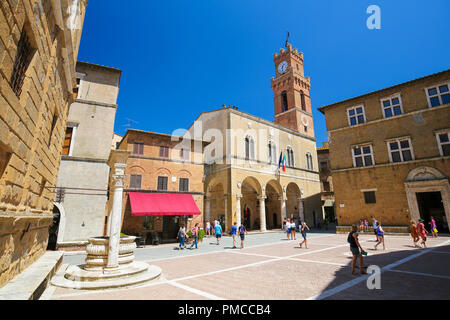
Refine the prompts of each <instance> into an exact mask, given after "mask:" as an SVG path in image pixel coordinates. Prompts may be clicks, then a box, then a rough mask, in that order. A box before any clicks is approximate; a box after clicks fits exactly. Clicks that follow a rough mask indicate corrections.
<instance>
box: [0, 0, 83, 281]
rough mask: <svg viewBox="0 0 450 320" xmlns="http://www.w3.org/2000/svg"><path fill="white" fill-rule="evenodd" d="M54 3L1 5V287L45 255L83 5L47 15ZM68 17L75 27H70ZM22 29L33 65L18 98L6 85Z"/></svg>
mask: <svg viewBox="0 0 450 320" xmlns="http://www.w3.org/2000/svg"><path fill="white" fill-rule="evenodd" d="M52 3H53V2H52V1H49V0H44V1H33V0H2V1H1V2H0V155H1V157H0V159H1V160H2V163H1V164H0V252H1V256H0V286H3V285H4V284H6V283H7V282H8V281H9V280H10V279H12V278H13V277H14V276H15V275H16V274H18V273H20V272H21V271H23V270H24V269H25V268H26V267H28V266H29V265H30V264H31V263H33V262H34V261H36V260H37V259H38V258H39V257H40V256H41V255H42V254H43V253H44V252H45V250H46V247H47V241H48V227H49V225H50V224H51V222H52V219H53V217H52V208H53V199H54V193H53V189H52V187H54V186H55V183H56V176H57V172H58V167H59V161H60V153H61V150H62V144H63V138H64V131H65V125H66V118H67V108H68V106H69V105H70V103H71V102H72V98H73V95H72V92H73V87H74V86H75V62H76V53H77V52H78V44H79V40H80V36H81V28H82V24H83V19H84V12H85V7H86V5H87V1H84V0H83V1H81V2H80V11H79V13H80V14H79V15H78V16H71V14H70V11H68V10H67V9H68V8H67V7H66V5H64V4H61V7H60V8H55V10H53V8H52ZM66 4H67V3H66ZM55 13H58V14H56V15H55ZM71 18H73V21H77V22H78V23H76V24H75V25H73V26H70V27H71V28H69V27H68V24H66V22H67V21H68V20H69V19H71ZM72 27H73V28H72ZM77 28H79V29H78V30H77ZM22 32H25V34H26V35H27V36H28V38H29V42H30V45H31V54H30V57H31V60H30V63H29V64H28V67H27V68H26V74H25V79H24V82H23V85H22V87H21V92H20V94H19V95H16V93H15V92H14V91H13V89H12V87H11V85H10V81H11V77H12V74H13V67H14V64H15V61H16V55H17V52H18V43H19V39H20V37H21V34H22Z"/></svg>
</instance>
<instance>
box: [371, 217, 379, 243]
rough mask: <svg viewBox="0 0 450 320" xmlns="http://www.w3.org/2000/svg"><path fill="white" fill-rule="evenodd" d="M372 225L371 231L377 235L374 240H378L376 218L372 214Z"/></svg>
mask: <svg viewBox="0 0 450 320" xmlns="http://www.w3.org/2000/svg"><path fill="white" fill-rule="evenodd" d="M372 227H373V233H374V234H375V236H376V237H377V239H376V240H375V241H376V242H378V235H377V219H375V217H374V216H372Z"/></svg>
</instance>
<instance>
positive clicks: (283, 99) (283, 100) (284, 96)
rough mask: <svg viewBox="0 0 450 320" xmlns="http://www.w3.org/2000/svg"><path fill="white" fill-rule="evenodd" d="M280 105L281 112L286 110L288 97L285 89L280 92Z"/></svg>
mask: <svg viewBox="0 0 450 320" xmlns="http://www.w3.org/2000/svg"><path fill="white" fill-rule="evenodd" d="M281 107H282V110H283V112H285V111H287V109H288V99H287V93H286V91H283V92H282V93H281Z"/></svg>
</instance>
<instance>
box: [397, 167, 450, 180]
mask: <svg viewBox="0 0 450 320" xmlns="http://www.w3.org/2000/svg"><path fill="white" fill-rule="evenodd" d="M441 179H447V177H446V176H444V175H443V174H442V173H441V172H440V171H439V170H437V169H435V168H431V167H425V166H422V167H418V168H415V169H413V170H411V171H410V172H409V173H408V177H407V178H406V182H410V181H427V180H441Z"/></svg>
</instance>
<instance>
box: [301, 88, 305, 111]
mask: <svg viewBox="0 0 450 320" xmlns="http://www.w3.org/2000/svg"><path fill="white" fill-rule="evenodd" d="M300 102H301V104H302V110H303V111H306V104H305V94H304V93H303V91H300Z"/></svg>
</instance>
